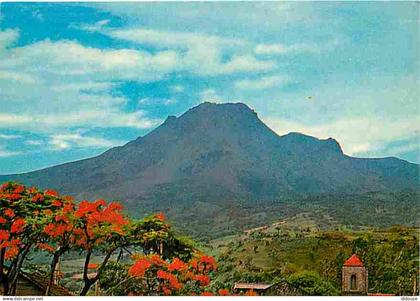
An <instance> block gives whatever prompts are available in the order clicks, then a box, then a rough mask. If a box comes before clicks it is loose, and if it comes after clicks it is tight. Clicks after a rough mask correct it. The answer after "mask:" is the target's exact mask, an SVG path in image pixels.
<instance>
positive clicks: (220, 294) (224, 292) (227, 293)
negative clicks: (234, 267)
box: [219, 289, 229, 296]
mask: <svg viewBox="0 0 420 301" xmlns="http://www.w3.org/2000/svg"><path fill="white" fill-rule="evenodd" d="M219 296H229V290H227V289H220V290H219Z"/></svg>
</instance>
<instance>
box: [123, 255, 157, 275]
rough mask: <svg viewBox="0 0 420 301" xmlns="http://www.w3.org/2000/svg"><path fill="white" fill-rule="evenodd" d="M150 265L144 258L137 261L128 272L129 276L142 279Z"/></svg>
mask: <svg viewBox="0 0 420 301" xmlns="http://www.w3.org/2000/svg"><path fill="white" fill-rule="evenodd" d="M151 265H152V264H151V263H150V262H149V260H147V259H146V258H142V259H140V260H138V261H137V262H136V263H135V264H134V265H133V266H132V267H131V268H130V270H129V271H128V273H129V274H130V275H131V276H134V277H138V278H142V277H143V276H144V273H146V271H147V269H148V268H150V267H151Z"/></svg>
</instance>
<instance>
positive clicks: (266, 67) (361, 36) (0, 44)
mask: <svg viewBox="0 0 420 301" xmlns="http://www.w3.org/2000/svg"><path fill="white" fill-rule="evenodd" d="M419 87H420V85H419V7H418V3H415V2H263V3H259V2H241V3H239V2H225V3H223V2H214V3H209V2H207V3H203V2H178V3H176V2H172V3H153V2H147V3H61V4H60V3H35V4H34V3H0V174H6V173H15V172H16V173H18V172H25V171H30V170H35V169H39V168H43V167H47V166H51V165H55V164H59V163H63V162H68V161H73V160H77V159H81V158H86V157H90V156H94V155H97V154H99V153H101V152H103V151H104V150H106V149H108V148H110V147H112V146H116V145H121V144H124V143H126V142H127V141H130V140H132V139H135V138H136V137H138V136H142V135H144V134H146V133H148V132H149V131H151V130H152V129H153V128H155V127H156V126H158V125H159V124H160V123H161V122H162V121H163V120H164V119H165V118H166V117H167V115H180V114H181V113H183V112H184V111H185V110H187V109H188V108H190V107H192V106H195V105H197V104H199V103H200V102H202V101H213V102H244V103H246V104H248V105H249V106H250V107H252V108H253V109H254V110H255V111H256V112H257V113H258V115H259V117H260V118H261V119H262V120H263V121H264V122H265V123H266V124H267V125H269V126H270V127H271V128H272V129H273V130H275V131H276V132H277V133H278V134H279V135H282V134H286V133H288V132H290V131H297V132H303V133H306V134H309V135H313V136H316V137H319V138H328V137H334V138H336V139H337V140H338V141H339V142H340V144H341V146H342V148H343V149H344V151H345V153H347V154H349V155H353V156H358V157H385V156H397V157H400V158H403V159H406V160H408V161H411V162H417V163H418V162H419V161H420V160H419V137H420V135H419V124H420V122H419V121H420V120H419Z"/></svg>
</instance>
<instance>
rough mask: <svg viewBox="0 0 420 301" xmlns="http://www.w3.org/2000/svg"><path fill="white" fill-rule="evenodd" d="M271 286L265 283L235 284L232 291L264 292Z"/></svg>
mask: <svg viewBox="0 0 420 301" xmlns="http://www.w3.org/2000/svg"><path fill="white" fill-rule="evenodd" d="M271 286H273V285H272V284H266V283H235V285H234V286H233V289H252V290H266V289H268V288H270V287H271Z"/></svg>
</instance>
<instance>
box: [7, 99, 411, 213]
mask: <svg viewBox="0 0 420 301" xmlns="http://www.w3.org/2000/svg"><path fill="white" fill-rule="evenodd" d="M6 179H13V180H16V181H19V182H23V183H25V184H33V185H37V186H40V187H52V188H54V189H57V190H59V191H60V192H62V193H66V194H72V195H74V196H75V197H77V198H83V197H87V198H99V197H101V198H107V199H120V200H122V201H124V202H125V203H126V205H127V206H128V208H130V209H136V210H137V211H136V213H137V214H141V213H143V212H145V211H149V210H158V209H161V210H162V209H165V208H169V209H171V208H172V209H173V207H179V208H181V207H182V208H184V207H185V210H190V211H191V212H194V210H197V208H198V207H200V206H204V207H205V209H203V211H206V210H209V211H210V212H211V211H212V208H213V209H214V210H219V209H220V207H217V206H219V205H220V204H224V205H226V204H230V205H232V206H234V207H235V206H238V204H239V203H240V202H238V201H241V202H247V201H254V202H255V201H257V202H261V201H264V200H275V199H279V198H291V197H298V196H305V195H308V194H309V195H310V194H319V193H335V192H340V193H346V192H354V191H357V192H367V191H393V190H402V189H407V188H417V186H418V184H419V166H418V165H416V164H412V163H409V162H406V161H403V160H399V159H397V158H383V159H360V158H352V157H349V156H347V155H345V154H343V152H342V150H341V147H340V145H339V144H338V142H337V141H336V140H334V139H332V138H329V139H326V140H320V139H317V138H314V137H310V136H306V135H303V134H300V133H290V134H287V135H285V136H278V135H277V134H276V133H274V132H273V131H272V130H270V129H269V128H268V127H267V126H266V125H265V124H264V123H263V122H262V121H261V120H260V119H259V118H258V117H257V114H256V113H255V112H254V111H253V110H251V109H250V108H248V107H247V106H246V105H244V104H241V103H237V104H232V103H229V104H212V103H203V104H201V105H199V106H197V107H194V108H192V109H190V110H189V111H187V112H186V113H184V114H183V115H181V116H180V117H178V118H177V117H174V116H170V117H168V118H167V120H166V121H165V122H164V123H163V124H162V125H160V126H159V127H158V128H156V129H155V130H153V131H151V132H150V133H149V134H147V135H146V136H144V137H139V138H137V139H136V140H134V141H131V142H129V143H127V144H126V145H124V146H120V147H115V148H112V149H110V150H108V151H106V152H105V153H103V154H101V155H99V156H97V157H94V158H90V159H86V160H81V161H76V162H72V163H67V164H63V165H59V166H55V167H51V168H47V169H43V170H39V171H35V172H30V173H26V174H20V175H7V176H1V177H0V180H1V181H5V180H6ZM198 201H199V202H198ZM174 204H176V206H174ZM212 206H216V207H212ZM217 208H219V209H217Z"/></svg>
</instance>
